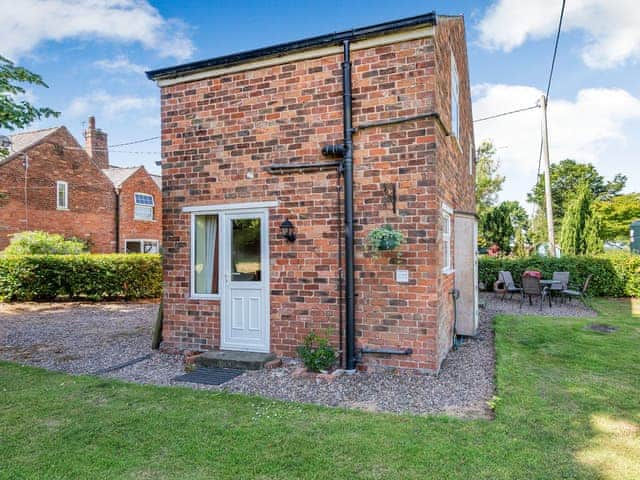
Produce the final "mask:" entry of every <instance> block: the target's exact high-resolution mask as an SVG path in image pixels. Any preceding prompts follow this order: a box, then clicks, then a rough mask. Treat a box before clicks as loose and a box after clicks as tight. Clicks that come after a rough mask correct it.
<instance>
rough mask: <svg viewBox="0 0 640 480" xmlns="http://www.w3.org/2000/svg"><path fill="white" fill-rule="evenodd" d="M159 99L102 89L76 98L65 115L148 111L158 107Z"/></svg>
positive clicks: (107, 115) (111, 115)
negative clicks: (119, 93)
mask: <svg viewBox="0 0 640 480" xmlns="http://www.w3.org/2000/svg"><path fill="white" fill-rule="evenodd" d="M157 105H158V101H157V99H156V98H155V97H137V96H134V95H112V94H110V93H107V92H105V91H102V90H98V91H96V92H93V93H90V94H88V95H84V96H81V97H76V98H74V99H73V100H72V101H71V103H70V104H69V106H68V107H67V109H66V110H65V112H64V113H65V115H68V116H70V117H81V116H87V115H98V116H101V117H102V116H104V117H107V118H113V117H115V116H118V115H122V114H125V113H128V112H134V111H137V112H140V111H148V110H150V109H152V108H156V107H157Z"/></svg>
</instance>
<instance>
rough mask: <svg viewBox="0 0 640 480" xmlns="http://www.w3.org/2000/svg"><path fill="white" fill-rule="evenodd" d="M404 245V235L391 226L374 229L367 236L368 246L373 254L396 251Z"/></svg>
mask: <svg viewBox="0 0 640 480" xmlns="http://www.w3.org/2000/svg"><path fill="white" fill-rule="evenodd" d="M402 243H404V235H403V234H402V233H401V232H399V231H398V230H395V229H394V228H393V227H392V226H391V225H383V226H382V227H378V228H374V229H373V230H371V231H370V232H369V235H367V245H368V247H369V250H371V251H373V252H379V251H388V250H395V249H396V248H398V247H399V246H400V244H402Z"/></svg>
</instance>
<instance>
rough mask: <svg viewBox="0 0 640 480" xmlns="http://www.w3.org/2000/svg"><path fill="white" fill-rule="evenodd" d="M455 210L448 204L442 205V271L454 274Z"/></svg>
mask: <svg viewBox="0 0 640 480" xmlns="http://www.w3.org/2000/svg"><path fill="white" fill-rule="evenodd" d="M452 214H453V210H452V209H451V207H449V205H447V204H446V203H443V204H442V271H443V272H444V273H452V272H453V260H452V257H451V216H452Z"/></svg>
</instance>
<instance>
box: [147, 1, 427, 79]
mask: <svg viewBox="0 0 640 480" xmlns="http://www.w3.org/2000/svg"><path fill="white" fill-rule="evenodd" d="M436 23H437V15H436V12H435V11H432V12H430V13H426V14H423V15H416V16H414V17H407V18H402V19H399V20H392V21H389V22H384V23H378V24H375V25H370V26H367V27H360V28H354V29H351V30H345V31H342V32H335V33H330V34H326V35H320V36H316V37H309V38H305V39H302V40H295V41H292V42H287V43H280V44H277V45H272V46H269V47H264V48H258V49H255V50H247V51H244V52H239V53H234V54H230V55H224V56H221V57H214V58H210V59H207V60H199V61H196V62H191V63H184V64H181V65H176V66H173V67H166V68H159V69H156V70H149V71H147V72H146V75H147V78H149V79H150V80H155V81H157V80H162V79H169V78H178V77H181V76H184V75H187V74H190V73H194V72H198V71H202V70H207V69H210V68H215V67H221V66H229V65H237V64H241V63H245V62H248V61H251V60H255V59H257V58H262V57H270V56H280V55H284V54H286V53H290V52H295V51H301V50H310V49H314V48H319V47H324V46H328V45H333V44H338V43H341V42H343V41H345V40H349V41H355V40H362V39H365V38H368V37H373V36H376V35H381V34H384V33H389V32H394V31H398V30H403V29H407V28H412V27H417V26H421V25H436Z"/></svg>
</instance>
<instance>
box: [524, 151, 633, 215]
mask: <svg viewBox="0 0 640 480" xmlns="http://www.w3.org/2000/svg"><path fill="white" fill-rule="evenodd" d="M549 172H550V176H551V202H552V207H553V216H554V218H555V219H557V222H560V221H561V219H562V218H563V217H564V214H565V209H566V208H567V206H568V205H567V204H568V201H570V200H571V199H573V198H574V197H575V195H576V193H577V191H578V188H579V187H580V186H581V185H585V184H586V185H587V186H588V189H589V190H590V192H591V194H592V196H593V198H594V199H596V200H606V199H610V198H611V197H613V196H614V195H617V194H618V193H619V192H620V191H621V190H622V189H623V188H624V186H625V185H626V183H627V177H625V176H624V175H622V174H617V175H615V176H614V178H613V180H611V181H609V182H607V181H605V179H604V177H603V176H602V175H600V174H599V173H598V171H597V170H596V168H595V167H594V166H593V165H591V164H590V163H578V162H576V161H575V160H571V159H566V160H562V161H561V162H560V163H557V164H553V165H551V167H550V170H549ZM527 198H528V201H529V202H532V203H535V204H536V205H537V206H538V207H539V209H540V210H542V211H543V212H544V210H545V205H544V176H543V175H542V174H541V175H540V177H539V178H538V182H537V183H536V185H535V186H534V187H533V190H532V191H531V192H530V193H529V194H528V195H527Z"/></svg>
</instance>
